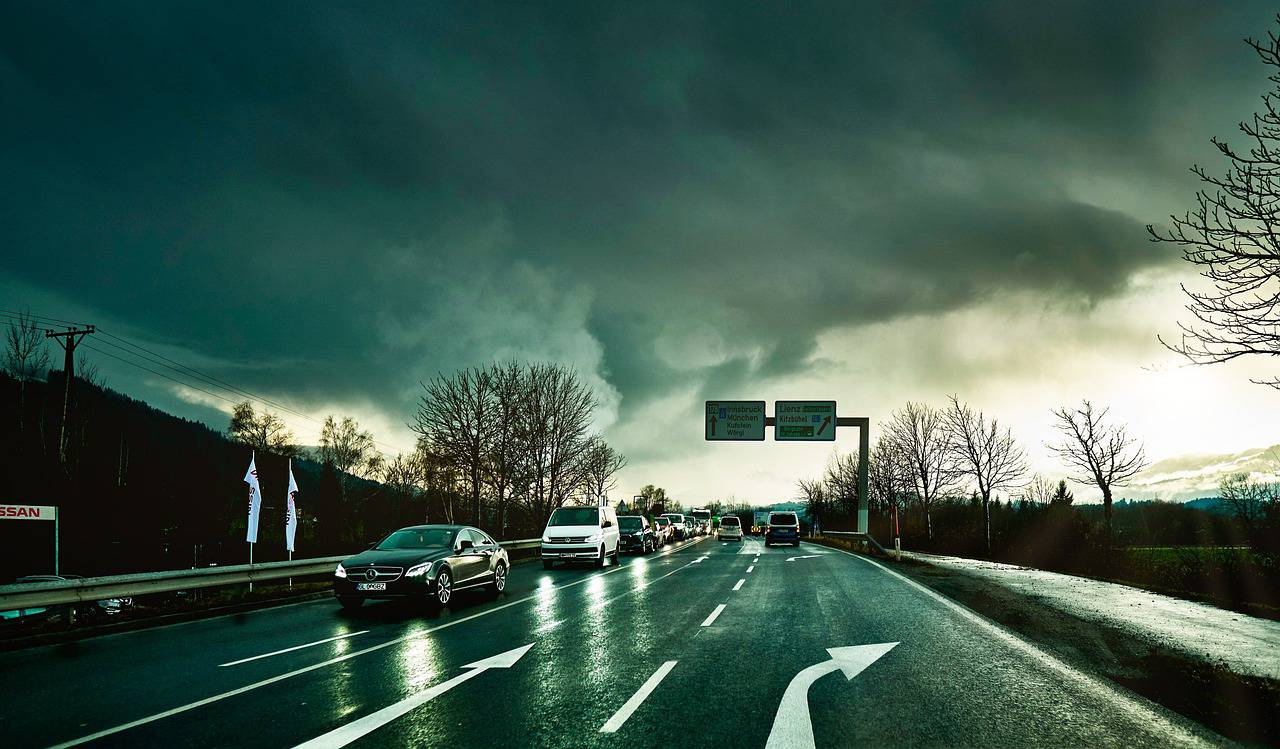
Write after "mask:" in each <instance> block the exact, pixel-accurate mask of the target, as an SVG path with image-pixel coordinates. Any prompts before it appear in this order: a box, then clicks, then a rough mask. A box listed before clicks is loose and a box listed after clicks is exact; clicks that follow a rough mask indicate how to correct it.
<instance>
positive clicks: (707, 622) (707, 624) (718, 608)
mask: <svg viewBox="0 0 1280 749" xmlns="http://www.w3.org/2000/svg"><path fill="white" fill-rule="evenodd" d="M724 607H725V604H723V603H722V604H720V605H719V606H716V610H715V611H712V612H711V616H708V617H707V618H706V619H703V620H702V624H701V625H700V626H703V627H710V626H711V623H712V622H714V621H715V620H716V617H717V616H720V612H721V611H724Z"/></svg>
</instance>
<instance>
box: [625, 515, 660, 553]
mask: <svg viewBox="0 0 1280 749" xmlns="http://www.w3.org/2000/svg"><path fill="white" fill-rule="evenodd" d="M618 543H619V546H620V547H621V548H622V550H623V551H638V552H640V553H641V554H648V553H649V552H651V551H653V550H654V549H657V548H658V538H657V536H655V535H654V533H653V528H652V527H651V526H650V525H649V520H648V519H647V518H645V517H642V516H640V515H619V516H618Z"/></svg>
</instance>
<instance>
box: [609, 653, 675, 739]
mask: <svg viewBox="0 0 1280 749" xmlns="http://www.w3.org/2000/svg"><path fill="white" fill-rule="evenodd" d="M675 667H676V661H667V662H666V663H663V664H662V665H661V666H658V670H657V671H654V672H653V676H650V677H649V679H648V681H646V682H645V683H643V684H641V685H640V688H639V689H637V690H636V693H635V694H633V695H631V699H629V700H627V701H626V703H625V704H623V706H622V707H620V708H618V712H616V713H614V714H613V716H612V717H611V718H609V719H608V720H606V721H605V722H604V725H603V726H600V733H616V732H617V730H618V729H619V728H622V724H623V723H626V722H627V718H630V717H631V714H632V713H634V712H635V711H636V708H638V707H640V705H641V704H643V703H644V701H645V700H646V699H648V697H649V695H650V694H652V693H653V690H655V689H657V688H658V685H659V684H661V683H662V680H663V679H665V678H667V674H669V673H671V669H673V668H675Z"/></svg>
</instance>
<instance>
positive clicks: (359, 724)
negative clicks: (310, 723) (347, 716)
mask: <svg viewBox="0 0 1280 749" xmlns="http://www.w3.org/2000/svg"><path fill="white" fill-rule="evenodd" d="M531 647H533V643H529V644H528V645H523V646H521V647H518V648H515V649H514V650H508V651H507V652H505V653H499V654H498V655H495V656H493V657H492V658H485V659H484V660H481V661H476V662H475V663H468V664H467V665H465V666H463V668H465V669H468V670H467V671H464V672H463V673H460V674H458V675H457V676H455V677H453V678H452V679H450V680H448V681H445V682H441V683H440V684H437V685H435V686H434V687H431V688H430V689H424V690H422V691H421V692H418V693H417V694H414V695H411V696H409V697H406V698H405V699H403V700H401V701H399V702H397V703H396V704H394V705H390V706H388V707H384V708H382V709H381V710H379V711H378V712H376V713H370V714H369V715H366V716H364V717H363V718H360V719H359V720H357V721H354V722H351V723H348V724H346V725H345V726H343V727H341V728H335V729H334V730H332V731H330V732H329V733H326V734H325V735H323V736H317V737H316V738H314V739H312V740H310V741H308V742H305V743H302V744H299V745H298V746H297V747H294V749H302V748H303V747H305V748H306V749H339V748H340V747H344V746H346V745H347V744H350V743H351V742H353V741H355V740H356V739H358V738H360V737H362V736H365V735H366V734H369V733H372V732H373V731H376V730H378V729H379V728H381V727H383V726H385V725H386V724H388V723H390V722H391V721H393V720H395V719H396V718H399V717H400V716H402V715H404V714H405V713H407V712H409V711H410V710H412V709H414V708H415V707H419V706H421V705H424V704H426V703H427V702H430V701H431V700H432V699H434V698H436V697H439V696H440V695H442V694H444V693H445V692H447V691H449V690H450V689H453V688H454V687H456V686H458V685H459V684H461V683H463V682H464V681H467V680H468V679H471V678H472V677H475V676H478V675H480V674H482V673H484V672H485V671H488V670H489V669H491V668H511V667H512V666H514V665H515V663H516V661H518V660H520V656H522V655H524V654H525V653H527V652H528V651H529V648H531Z"/></svg>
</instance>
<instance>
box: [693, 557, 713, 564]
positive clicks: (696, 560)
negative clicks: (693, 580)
mask: <svg viewBox="0 0 1280 749" xmlns="http://www.w3.org/2000/svg"><path fill="white" fill-rule="evenodd" d="M704 559H710V557H706V556H701V557H698V558H697V559H695V560H693V561H692V562H689V564H697V563H698V562H701V561H702V560H704Z"/></svg>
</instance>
